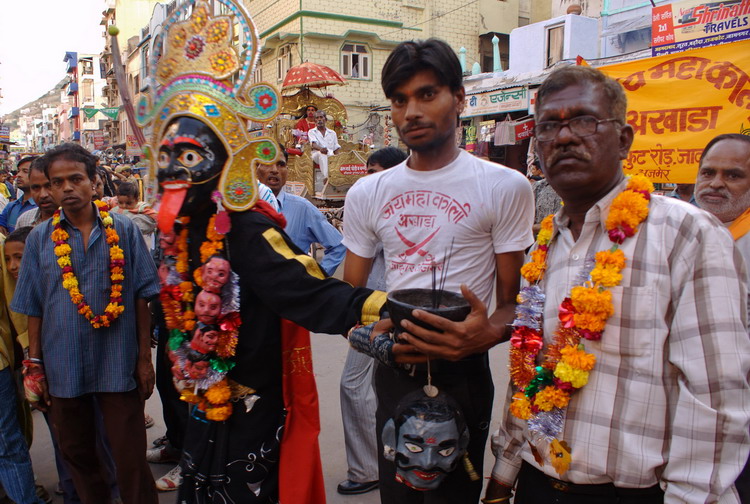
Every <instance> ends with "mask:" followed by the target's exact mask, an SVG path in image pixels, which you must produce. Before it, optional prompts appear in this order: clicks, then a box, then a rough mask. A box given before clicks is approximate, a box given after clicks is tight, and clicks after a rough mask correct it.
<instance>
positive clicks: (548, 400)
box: [534, 385, 570, 411]
mask: <svg viewBox="0 0 750 504" xmlns="http://www.w3.org/2000/svg"><path fill="white" fill-rule="evenodd" d="M569 401H570V396H569V395H568V393H567V392H563V391H562V390H559V389H558V388H556V387H554V386H552V385H548V386H546V387H544V388H543V389H542V390H540V391H539V392H537V393H536V395H535V396H534V405H535V406H536V407H537V408H539V409H540V410H542V411H550V410H551V409H552V408H564V407H565V406H567V405H568V402H569Z"/></svg>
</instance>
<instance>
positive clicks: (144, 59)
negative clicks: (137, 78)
mask: <svg viewBox="0 0 750 504" xmlns="http://www.w3.org/2000/svg"><path fill="white" fill-rule="evenodd" d="M148 57H149V54H148V46H146V47H144V48H143V50H142V51H141V74H142V75H143V76H144V77H148ZM136 91H138V90H136Z"/></svg>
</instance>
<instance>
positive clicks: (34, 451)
mask: <svg viewBox="0 0 750 504" xmlns="http://www.w3.org/2000/svg"><path fill="white" fill-rule="evenodd" d="M347 348H348V345H347V344H346V342H345V341H344V339H343V338H342V337H341V336H340V335H328V334H313V335H312V349H313V369H314V372H315V377H316V381H317V384H318V394H319V397H320V417H321V426H322V427H321V433H320V450H321V458H322V461H323V476H324V479H325V488H326V496H327V500H328V504H377V503H379V502H380V498H379V494H378V492H377V491H373V492H369V493H367V494H363V495H351V496H344V495H339V494H338V493H337V492H336V485H338V483H339V482H341V481H342V480H344V479H345V478H346V455H345V452H344V434H343V427H342V425H341V408H340V405H339V378H340V376H341V370H342V369H343V367H344V361H345V359H346V352H347ZM507 354H508V344H507V343H505V344H503V345H499V346H497V347H495V348H494V349H492V351H491V352H490V362H491V363H492V372H493V377H494V380H495V389H496V394H495V406H494V409H493V415H492V420H493V421H492V428H491V430H492V431H494V430H495V429H496V428H497V425H498V422H499V421H500V419H501V418H502V410H501V406H502V403H503V402H504V400H503V399H504V397H505V390H506V387H507V383H508V370H507V364H506V363H507ZM146 412H147V413H148V414H149V415H151V416H152V417H153V418H154V420H155V422H156V423H155V425H154V426H153V427H151V428H150V429H148V431H147V434H148V441H149V446H150V443H151V441H153V440H154V439H156V438H157V437H159V436H161V435H163V434H164V430H165V429H164V421H163V419H162V415H161V402H160V401H159V395H158V393H154V395H153V396H152V397H151V398H150V399H149V400H148V401H147V403H146ZM34 427H35V428H34V443H33V445H32V447H31V458H32V461H33V463H34V472H35V473H36V476H37V483H39V484H41V485H44V487H45V488H47V490H48V491H49V493H50V494H51V495H53V496H54V500H53V502H55V503H59V504H62V502H63V499H62V497H60V496H57V495H54V494H53V490H54V488H55V485H56V484H57V471H56V470H55V462H54V457H53V456H52V444H51V442H50V435H49V430H48V429H47V424H46V423H45V422H44V418H43V417H42V415H41V414H40V413H39V412H35V413H34ZM493 463H494V457H493V456H492V453H491V452H490V449H489V442H488V447H487V450H486V452H485V463H484V466H485V469H484V477H485V481H486V479H487V477H489V474H490V469H491V468H492V464H493ZM171 468H172V465H171V464H151V471H152V472H153V474H154V478H159V477H161V476H163V475H164V474H165V473H166V472H167V471H169V470H170V469H171ZM176 498H177V494H176V492H164V493H160V494H159V503H160V504H174V503H175V502H176Z"/></svg>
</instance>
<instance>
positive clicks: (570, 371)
mask: <svg viewBox="0 0 750 504" xmlns="http://www.w3.org/2000/svg"><path fill="white" fill-rule="evenodd" d="M555 376H557V377H558V378H560V379H561V380H562V381H565V382H569V383H570V384H571V385H573V386H574V387H575V388H581V387H583V386H584V385H586V384H587V383H588V382H589V372H588V371H584V370H582V369H578V368H574V367H573V366H571V365H570V364H567V363H565V362H558V363H557V366H555Z"/></svg>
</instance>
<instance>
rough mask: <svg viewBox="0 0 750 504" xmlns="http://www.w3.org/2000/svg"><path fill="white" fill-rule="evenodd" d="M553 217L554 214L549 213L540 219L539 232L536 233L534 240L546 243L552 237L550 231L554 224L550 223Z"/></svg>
mask: <svg viewBox="0 0 750 504" xmlns="http://www.w3.org/2000/svg"><path fill="white" fill-rule="evenodd" d="M553 218H554V215H553V214H550V215H548V216H547V217H545V218H544V219H542V222H541V223H540V227H539V233H537V235H536V241H537V242H538V243H539V244H540V245H546V244H548V243H549V242H550V240H551V239H552V232H553V231H554V225H553V223H552V220H553Z"/></svg>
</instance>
